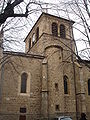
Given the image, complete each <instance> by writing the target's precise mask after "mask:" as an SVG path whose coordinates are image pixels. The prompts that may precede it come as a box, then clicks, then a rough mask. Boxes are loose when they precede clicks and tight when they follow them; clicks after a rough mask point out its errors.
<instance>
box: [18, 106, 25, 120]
mask: <svg viewBox="0 0 90 120" xmlns="http://www.w3.org/2000/svg"><path fill="white" fill-rule="evenodd" d="M20 113H26V108H20ZM19 120H26V115H25V114H24V115H23V114H21V115H20V116H19Z"/></svg>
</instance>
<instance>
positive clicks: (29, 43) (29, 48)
mask: <svg viewBox="0 0 90 120" xmlns="http://www.w3.org/2000/svg"><path fill="white" fill-rule="evenodd" d="M30 48H31V38H30V39H29V50H30Z"/></svg>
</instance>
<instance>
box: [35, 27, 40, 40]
mask: <svg viewBox="0 0 90 120" xmlns="http://www.w3.org/2000/svg"><path fill="white" fill-rule="evenodd" d="M38 39H39V27H37V29H36V41H38Z"/></svg>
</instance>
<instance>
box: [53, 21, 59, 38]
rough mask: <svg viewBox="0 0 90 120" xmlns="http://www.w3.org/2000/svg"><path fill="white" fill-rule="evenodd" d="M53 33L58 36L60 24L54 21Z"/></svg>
mask: <svg viewBox="0 0 90 120" xmlns="http://www.w3.org/2000/svg"><path fill="white" fill-rule="evenodd" d="M52 34H53V35H54V36H58V25H57V23H55V22H53V23H52Z"/></svg>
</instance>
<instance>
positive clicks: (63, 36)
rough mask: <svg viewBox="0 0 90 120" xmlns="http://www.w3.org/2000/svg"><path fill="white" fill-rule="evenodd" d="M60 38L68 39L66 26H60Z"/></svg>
mask: <svg viewBox="0 0 90 120" xmlns="http://www.w3.org/2000/svg"><path fill="white" fill-rule="evenodd" d="M60 37H61V38H65V37H66V30H65V26H64V25H63V24H61V25H60Z"/></svg>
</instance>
